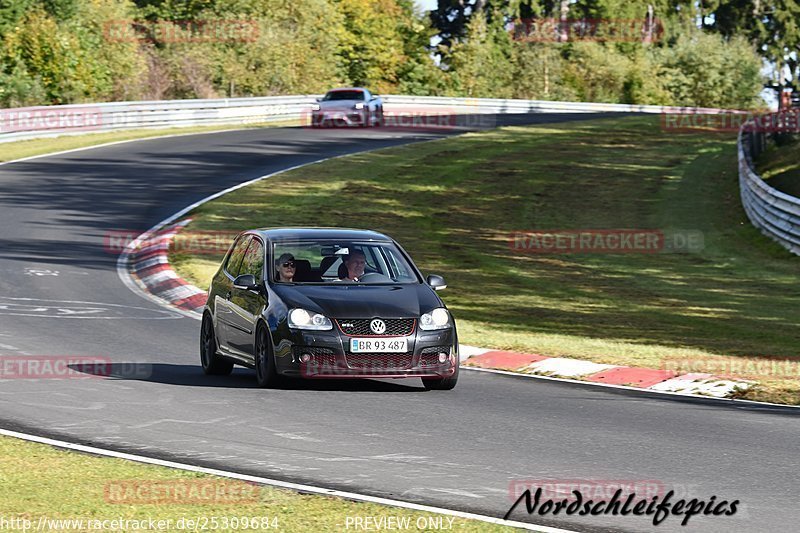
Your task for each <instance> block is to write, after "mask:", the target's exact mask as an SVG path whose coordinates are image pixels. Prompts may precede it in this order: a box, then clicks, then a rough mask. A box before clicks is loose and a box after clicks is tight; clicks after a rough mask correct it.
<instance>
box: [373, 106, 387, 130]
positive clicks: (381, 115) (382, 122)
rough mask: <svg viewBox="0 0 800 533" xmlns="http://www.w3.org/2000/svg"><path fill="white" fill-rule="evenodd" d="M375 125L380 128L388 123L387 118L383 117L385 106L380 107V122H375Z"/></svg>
mask: <svg viewBox="0 0 800 533" xmlns="http://www.w3.org/2000/svg"><path fill="white" fill-rule="evenodd" d="M375 125H376V126H377V127H379V128H382V127H383V126H385V125H386V122H385V120H384V118H383V108H382V107H379V108H378V123H377V124H375Z"/></svg>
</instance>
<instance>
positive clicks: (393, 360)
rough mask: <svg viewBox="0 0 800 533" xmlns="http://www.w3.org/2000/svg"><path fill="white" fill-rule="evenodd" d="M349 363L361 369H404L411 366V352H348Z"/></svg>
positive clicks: (351, 366) (352, 366) (350, 365)
mask: <svg viewBox="0 0 800 533" xmlns="http://www.w3.org/2000/svg"><path fill="white" fill-rule="evenodd" d="M345 357H346V358H347V365H348V366H349V367H350V368H357V369H360V370H372V371H380V370H403V369H406V368H411V357H412V355H411V354H410V353H348V354H346V356H345Z"/></svg>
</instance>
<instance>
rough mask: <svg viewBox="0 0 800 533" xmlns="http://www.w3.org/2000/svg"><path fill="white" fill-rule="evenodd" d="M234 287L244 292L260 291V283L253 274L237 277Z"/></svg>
mask: <svg viewBox="0 0 800 533" xmlns="http://www.w3.org/2000/svg"><path fill="white" fill-rule="evenodd" d="M233 287H234V288H235V289H241V290H243V291H257V290H259V289H258V283H256V277H255V276H254V275H252V274H242V275H241V276H237V277H236V279H235V280H233Z"/></svg>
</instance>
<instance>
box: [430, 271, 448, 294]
mask: <svg viewBox="0 0 800 533" xmlns="http://www.w3.org/2000/svg"><path fill="white" fill-rule="evenodd" d="M425 281H426V282H427V283H428V285H430V286H431V287H433V290H435V291H440V290H442V289H446V288H447V283H445V281H444V278H443V277H442V276H437V275H436V274H431V275H430V276H428V279H426V280H425Z"/></svg>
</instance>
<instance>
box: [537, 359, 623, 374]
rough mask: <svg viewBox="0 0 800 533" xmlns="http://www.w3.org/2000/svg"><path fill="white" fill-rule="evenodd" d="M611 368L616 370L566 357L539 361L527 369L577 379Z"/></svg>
mask: <svg viewBox="0 0 800 533" xmlns="http://www.w3.org/2000/svg"><path fill="white" fill-rule="evenodd" d="M609 368H616V367H615V366H614V365H601V364H600V363H593V362H591V361H583V360H580V359H567V358H565V357H551V358H549V359H545V360H544V361H537V362H535V363H533V364H532V365H530V366H528V367H527V370H530V371H533V372H536V373H538V374H553V375H556V376H562V377H565V378H575V377H579V376H588V375H589V374H596V373H597V372H602V371H603V370H608V369H609Z"/></svg>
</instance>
